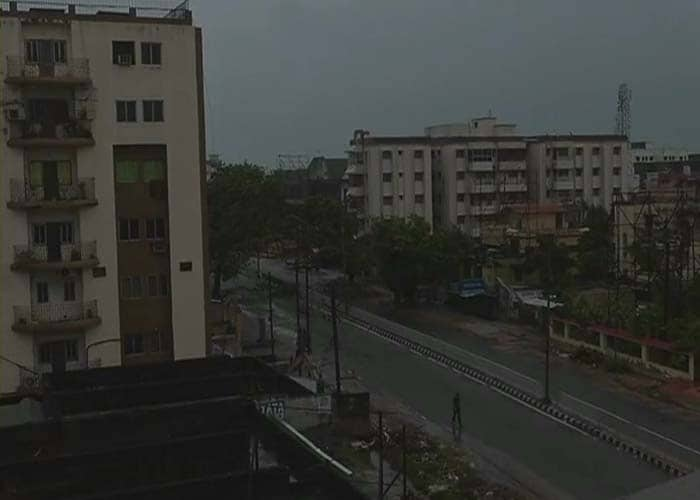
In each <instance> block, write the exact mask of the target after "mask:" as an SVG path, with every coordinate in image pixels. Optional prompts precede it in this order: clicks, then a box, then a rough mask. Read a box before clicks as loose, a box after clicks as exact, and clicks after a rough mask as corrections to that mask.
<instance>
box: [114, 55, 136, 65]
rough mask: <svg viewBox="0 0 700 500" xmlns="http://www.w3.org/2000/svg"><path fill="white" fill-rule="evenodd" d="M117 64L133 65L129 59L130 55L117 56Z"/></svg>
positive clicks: (132, 60) (132, 59) (131, 58)
mask: <svg viewBox="0 0 700 500" xmlns="http://www.w3.org/2000/svg"><path fill="white" fill-rule="evenodd" d="M117 64H119V65H120V66H131V65H132V64H134V58H133V57H131V54H119V55H118V56H117Z"/></svg>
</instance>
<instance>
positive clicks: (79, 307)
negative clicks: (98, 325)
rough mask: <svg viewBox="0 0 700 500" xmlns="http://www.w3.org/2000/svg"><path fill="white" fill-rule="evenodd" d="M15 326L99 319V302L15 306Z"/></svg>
mask: <svg viewBox="0 0 700 500" xmlns="http://www.w3.org/2000/svg"><path fill="white" fill-rule="evenodd" d="M14 315H15V324H17V325H28V324H30V323H54V322H59V321H81V320H87V319H93V318H97V317H98V311H97V301H96V300H91V301H88V302H47V303H43V304H32V305H31V306H14Z"/></svg>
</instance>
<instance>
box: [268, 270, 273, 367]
mask: <svg viewBox="0 0 700 500" xmlns="http://www.w3.org/2000/svg"><path fill="white" fill-rule="evenodd" d="M267 308H268V313H269V320H270V348H271V349H272V358H273V359H274V358H275V330H274V328H273V325H272V273H267Z"/></svg>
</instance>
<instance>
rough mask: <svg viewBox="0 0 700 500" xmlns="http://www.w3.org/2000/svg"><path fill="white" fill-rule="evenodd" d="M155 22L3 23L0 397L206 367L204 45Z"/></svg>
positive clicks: (183, 16)
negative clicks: (34, 385)
mask: <svg viewBox="0 0 700 500" xmlns="http://www.w3.org/2000/svg"><path fill="white" fill-rule="evenodd" d="M164 14H167V15H165V16H164V17H146V16H141V15H139V12H138V11H137V9H136V8H130V9H129V11H128V12H92V13H86V12H85V11H84V10H81V11H78V12H76V7H74V6H68V5H67V6H66V7H65V8H52V9H49V10H46V9H33V8H32V9H29V10H24V9H23V6H22V3H21V2H10V3H9V9H8V10H3V11H2V12H0V23H1V24H0V49H1V50H2V60H1V61H0V71H1V72H2V73H0V79H1V80H2V84H3V91H2V95H3V113H2V116H1V117H0V119H1V120H2V127H1V128H2V130H3V132H4V137H2V140H0V161H1V162H2V169H0V197H1V199H2V204H1V205H0V214H1V217H0V240H1V241H2V251H0V282H1V283H2V295H1V296H0V298H1V301H0V355H1V356H2V357H3V360H2V361H0V392H11V391H14V390H15V389H16V388H17V387H18V385H21V384H22V383H24V382H25V380H24V377H27V379H31V378H32V376H33V375H35V374H36V373H41V372H46V371H56V370H64V369H73V368H83V367H91V366H109V365H119V364H125V365H126V364H133V363H142V362H148V361H159V360H170V359H183V358H194V357H201V356H204V355H205V354H206V352H207V340H206V338H205V325H206V320H205V316H206V313H205V305H206V297H207V293H208V284H207V279H206V278H207V275H208V272H207V243H206V219H205V217H206V213H205V212H206V158H205V154H204V152H205V144H204V111H203V91H202V86H203V85H202V41H201V40H202V38H201V32H200V30H199V29H198V28H195V27H194V26H193V25H192V17H191V13H190V12H189V11H187V10H176V11H171V12H167V13H164Z"/></svg>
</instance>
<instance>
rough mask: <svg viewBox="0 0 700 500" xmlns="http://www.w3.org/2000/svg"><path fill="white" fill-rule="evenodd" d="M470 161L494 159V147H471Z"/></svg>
mask: <svg viewBox="0 0 700 500" xmlns="http://www.w3.org/2000/svg"><path fill="white" fill-rule="evenodd" d="M468 156H469V161H493V150H492V149H470V150H469V154H468Z"/></svg>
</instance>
